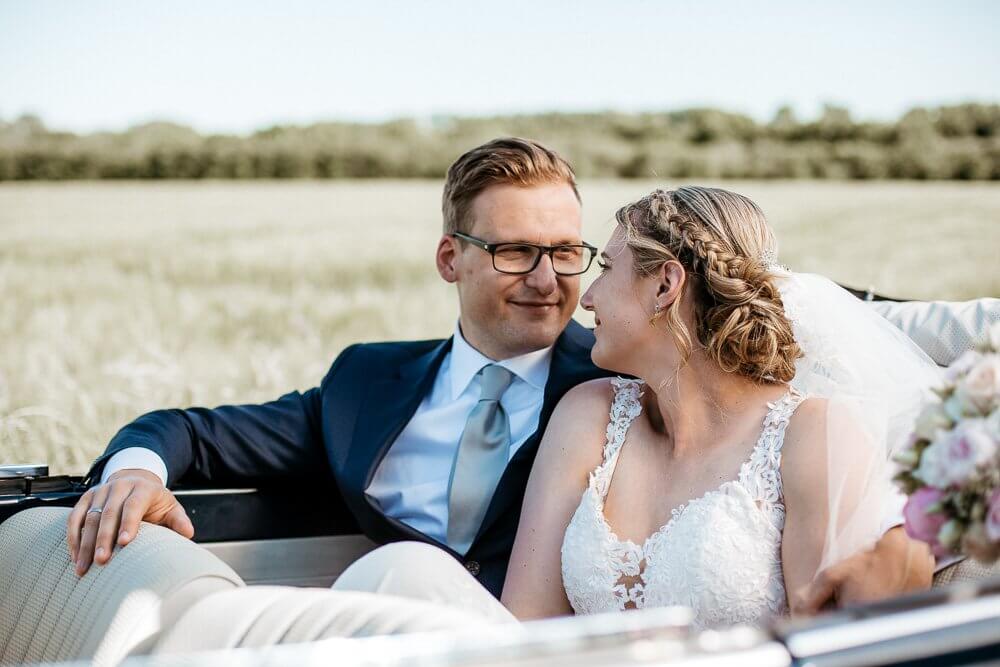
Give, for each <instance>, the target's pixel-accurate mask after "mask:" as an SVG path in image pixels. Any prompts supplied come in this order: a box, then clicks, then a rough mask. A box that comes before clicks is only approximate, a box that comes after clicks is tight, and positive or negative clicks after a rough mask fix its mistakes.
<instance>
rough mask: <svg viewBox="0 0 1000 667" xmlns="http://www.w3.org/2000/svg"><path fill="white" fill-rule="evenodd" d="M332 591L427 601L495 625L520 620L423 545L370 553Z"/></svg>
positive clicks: (408, 544) (448, 560)
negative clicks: (469, 614) (475, 616)
mask: <svg viewBox="0 0 1000 667" xmlns="http://www.w3.org/2000/svg"><path fill="white" fill-rule="evenodd" d="M332 588H333V590H338V591H361V592H367V593H383V594H387V595H394V596H397V597H404V598H411V599H416V600H423V601H425V602H432V603H435V604H437V605H439V606H440V607H442V608H447V609H449V610H454V609H457V610H461V611H463V612H466V613H472V614H476V615H478V616H481V617H482V618H483V619H484V620H487V621H489V622H493V623H514V622H516V621H517V619H515V618H514V615H513V614H511V613H510V612H509V611H507V608H506V607H504V606H503V605H502V604H500V602H499V601H498V600H497V599H496V598H495V597H493V595H492V594H491V593H490V592H489V591H487V590H486V589H485V588H483V585H482V584H480V583H479V582H478V581H476V579H475V577H473V576H472V575H471V574H469V572H468V571H466V569H465V568H464V567H462V566H461V564H459V563H458V561H456V560H455V559H454V558H452V557H451V556H450V555H448V554H447V553H446V552H444V551H442V550H441V549H438V548H437V547H433V546H431V545H429V544H424V543H422V542H394V543H392V544H386V545H385V546H382V547H379V548H378V549H375V550H374V551H371V552H369V553H368V554H366V555H364V556H362V557H361V558H359V559H358V560H356V561H355V562H354V563H352V564H351V566H350V567H348V568H347V569H346V570H344V572H343V573H342V574H341V575H340V577H338V578H337V581H335V582H334V584H333V587H332Z"/></svg>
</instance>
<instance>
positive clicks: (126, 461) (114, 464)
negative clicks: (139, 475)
mask: <svg viewBox="0 0 1000 667" xmlns="http://www.w3.org/2000/svg"><path fill="white" fill-rule="evenodd" d="M126 468H138V469H140V470H148V471H149V472H151V473H153V474H154V475H156V476H157V477H159V478H160V481H161V482H163V486H166V485H167V464H166V463H164V462H163V459H161V458H160V456H159V455H158V454H157V453H156V452H154V451H153V450H151V449H146V448H145V447H128V448H126V449H123V450H121V451H120V452H118V453H117V454H115V455H114V456H112V457H111V458H110V459H108V462H107V464H105V466H104V472H103V473H101V484H104V483H105V482H107V481H108V477H111V475H113V474H115V473H116V472H118V471H119V470H125V469H126Z"/></svg>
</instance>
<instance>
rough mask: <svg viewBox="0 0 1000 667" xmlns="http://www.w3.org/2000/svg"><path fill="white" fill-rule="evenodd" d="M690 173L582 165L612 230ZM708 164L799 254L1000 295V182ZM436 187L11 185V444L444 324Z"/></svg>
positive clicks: (451, 311) (307, 372)
mask: <svg viewBox="0 0 1000 667" xmlns="http://www.w3.org/2000/svg"><path fill="white" fill-rule="evenodd" d="M700 182H704V181H700ZM678 184H680V182H654V181H644V180H627V181H623V180H585V181H584V182H582V184H581V194H582V196H583V198H584V211H585V238H586V239H587V240H589V241H591V242H593V243H596V244H598V245H603V243H604V242H605V241H606V239H607V236H608V235H609V233H610V231H611V228H612V225H613V217H612V216H613V213H614V210H615V209H616V208H617V207H618V206H619V205H621V204H623V203H625V202H626V201H629V200H631V199H634V198H636V197H638V196H641V195H642V194H645V193H647V192H648V191H649V190H651V189H652V188H654V187H658V186H664V185H668V186H669V185H678ZM715 184H718V185H722V186H723V187H728V188H730V189H734V190H736V191H738V192H742V193H744V194H747V195H749V196H751V197H752V198H754V199H755V200H756V201H757V202H758V203H759V204H760V205H761V206H762V207H763V208H764V210H765V212H766V213H767V214H768V216H769V218H770V220H771V222H772V224H773V225H774V227H775V229H776V230H777V233H778V236H779V239H780V243H781V254H780V259H781V261H782V263H784V264H786V265H788V266H790V267H791V268H793V269H796V270H801V271H814V272H818V273H823V274H825V275H828V276H830V277H831V278H834V279H835V280H838V281H840V282H842V283H845V284H849V285H852V286H856V287H869V286H871V287H874V288H875V289H877V290H878V291H880V292H883V293H886V294H890V295H893V296H898V297H905V298H919V299H967V298H972V297H977V296H998V295H1000V185H997V184H991V183H988V182H980V183H959V182H913V181H910V182H894V181H881V182H870V183H857V182H845V181H719V182H716V183H715ZM440 192H441V183H440V182H439V181H432V180H405V181H392V180H380V181H344V180H340V181H306V180H296V181H255V182H246V181H244V182H235V181H203V182H196V183H193V182H187V181H171V182H159V183H149V182H145V183H136V182H125V183H108V182H100V183H25V184H4V185H0V293H2V294H3V298H2V299H0V461H3V462H35V461H47V462H48V463H50V465H51V466H52V468H53V470H54V472H82V471H83V470H85V469H86V467H87V465H88V463H89V461H90V460H91V459H93V458H94V457H95V456H96V455H97V454H99V453H100V452H101V451H102V449H103V448H104V446H105V444H106V443H107V441H108V440H109V438H110V437H111V436H112V435H113V434H114V432H115V431H116V430H117V429H118V428H119V427H120V426H121V425H123V424H124V423H126V422H127V421H129V420H131V419H132V418H134V417H135V416H137V415H138V414H140V413H142V412H145V411H147V410H150V409H154V408H158V407H167V406H185V405H193V404H206V405H215V404H219V403H225V402H258V401H264V400H268V399H271V398H275V397H277V396H279V395H281V394H283V393H285V392H287V391H290V390H292V389H295V388H298V389H305V388H307V387H310V386H313V385H315V384H316V383H317V382H318V381H319V380H320V379H321V378H322V376H323V374H324V372H325V371H326V369H327V368H328V366H329V364H330V362H331V361H332V360H333V358H334V357H335V356H336V354H337V353H338V352H339V351H340V350H341V349H342V348H343V347H345V346H346V345H348V344H350V343H351V342H354V341H371V340H381V339H415V338H428V337H440V336H447V335H449V334H450V332H451V330H452V327H453V326H454V319H455V317H456V313H457V302H456V299H455V296H454V294H453V290H452V289H451V288H450V286H448V285H446V284H445V283H443V282H442V281H441V280H440V278H439V277H438V276H437V274H436V272H435V270H434V265H433V259H432V258H433V251H434V246H435V243H436V241H437V238H438V235H439V233H440V213H439V201H440ZM594 275H596V273H594V272H593V271H592V272H591V273H590V274H588V275H586V276H584V281H583V282H584V286H586V284H587V283H589V280H590V279H591V278H592V277H593V276H594ZM578 316H579V318H580V319H581V321H583V322H586V323H589V322H590V318H589V317H588V316H587V314H586V313H584V312H582V311H580V312H579V313H578Z"/></svg>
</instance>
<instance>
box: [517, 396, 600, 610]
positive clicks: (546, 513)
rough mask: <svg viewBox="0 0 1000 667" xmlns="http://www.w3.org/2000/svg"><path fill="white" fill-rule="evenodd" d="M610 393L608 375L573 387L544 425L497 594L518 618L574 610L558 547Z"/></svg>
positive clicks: (596, 447) (594, 454)
mask: <svg viewBox="0 0 1000 667" xmlns="http://www.w3.org/2000/svg"><path fill="white" fill-rule="evenodd" d="M612 393H613V389H612V387H611V382H610V380H607V379H601V380H592V381H590V382H586V383H584V384H582V385H579V386H577V387H575V388H573V389H572V390H570V391H569V392H568V393H567V394H566V395H565V396H564V397H563V399H562V400H561V401H560V402H559V405H558V406H556V409H555V412H554V413H553V414H552V419H551V420H550V421H549V425H548V428H546V430H545V435H544V437H543V438H542V443H541V445H540V446H539V451H538V456H537V457H536V458H535V463H534V465H533V466H532V469H531V475H530V477H529V478H528V488H527V491H526V492H525V496H524V504H523V506H522V507H521V522H520V524H519V525H518V527H517V537H516V538H515V539H514V550H513V552H512V553H511V557H510V565H509V566H508V568H507V578H506V580H505V581H504V587H503V594H502V595H501V597H500V600H501V602H503V604H504V605H505V606H506V607H507V608H508V609H509V610H510V611H511V612H512V613H513V614H514V615H515V616H516V617H517V618H519V619H521V620H528V619H533V618H544V617H549V616H562V615H567V614H572V613H573V610H572V608H571V607H570V604H569V600H567V599H566V591H565V589H564V588H563V583H562V560H561V556H560V551H561V548H562V542H563V535H564V533H565V532H566V526H567V525H569V521H570V519H571V518H572V516H573V512H575V511H576V508H577V506H578V505H579V503H580V496H581V495H582V494H583V491H584V489H585V488H586V487H587V476H588V474H589V473H590V472H591V471H592V470H593V469H594V468H596V467H597V466H598V465H599V464H600V462H601V456H602V451H603V447H604V442H605V437H604V436H605V430H606V427H607V423H608V410H609V407H610V405H611V397H612Z"/></svg>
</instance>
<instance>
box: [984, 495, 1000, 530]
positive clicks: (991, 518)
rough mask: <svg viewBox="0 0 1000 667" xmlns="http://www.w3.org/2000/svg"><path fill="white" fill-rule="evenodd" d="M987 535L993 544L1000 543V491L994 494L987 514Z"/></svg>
mask: <svg viewBox="0 0 1000 667" xmlns="http://www.w3.org/2000/svg"><path fill="white" fill-rule="evenodd" d="M986 535H987V536H988V537H989V538H990V540H992V541H993V542H1000V489H997V490H996V491H994V492H993V496H992V497H991V498H990V506H989V509H988V510H987V512H986Z"/></svg>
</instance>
